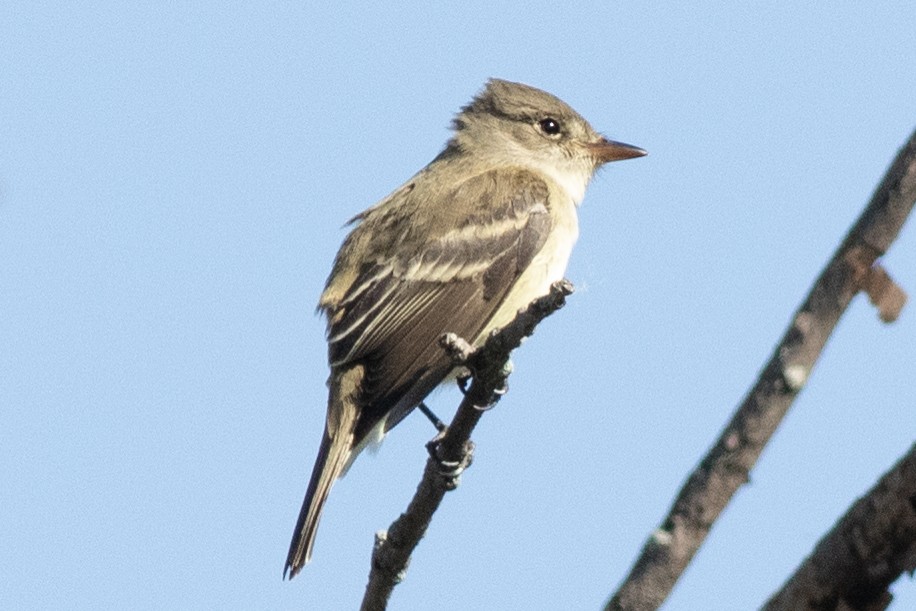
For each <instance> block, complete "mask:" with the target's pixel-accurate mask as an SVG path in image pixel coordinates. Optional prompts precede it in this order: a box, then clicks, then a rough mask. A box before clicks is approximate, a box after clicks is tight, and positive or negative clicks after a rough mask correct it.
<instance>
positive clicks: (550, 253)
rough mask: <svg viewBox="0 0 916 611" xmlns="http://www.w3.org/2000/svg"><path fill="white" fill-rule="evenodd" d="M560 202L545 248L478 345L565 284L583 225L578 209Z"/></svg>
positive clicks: (565, 200) (554, 210)
mask: <svg viewBox="0 0 916 611" xmlns="http://www.w3.org/2000/svg"><path fill="white" fill-rule="evenodd" d="M557 200H559V202H558V203H557V204H556V205H552V206H551V207H550V215H551V221H552V228H551V230H550V233H549V234H548V236H547V240H545V242H544V246H543V247H542V248H541V250H540V251H539V252H538V253H537V254H536V255H535V256H534V258H533V259H532V260H531V263H530V264H529V265H528V267H527V268H526V269H525V270H523V271H522V273H521V275H520V276H519V277H518V280H516V281H515V285H514V286H513V287H512V289H510V291H509V294H508V295H507V296H506V299H505V301H504V302H503V304H502V305H501V306H500V308H499V309H498V310H497V311H496V314H495V315H494V316H493V318H492V319H491V320H490V322H489V324H487V326H486V328H485V329H484V331H483V332H482V333H481V334H480V335H479V336H478V337H477V338H476V341H475V343H476V344H478V345H479V344H481V343H483V341H485V340H486V337H487V335H489V333H490V332H491V331H492V330H493V329H497V328H500V327H503V326H505V325H506V324H508V323H509V322H511V321H512V319H514V318H515V315H516V314H517V313H518V311H519V310H521V309H522V308H525V307H527V306H528V304H530V303H531V302H532V301H534V300H535V299H537V298H538V297H541V296H543V295H546V294H547V293H548V292H550V285H551V284H553V283H554V282H556V281H557V280H561V279H562V278H563V275H564V274H565V273H566V266H567V264H568V263H569V257H570V255H571V254H572V249H573V246H574V245H575V243H576V240H577V239H578V237H579V221H578V217H577V215H576V205H575V203H574V202H573V201H572V200H571V199H570V198H566V197H560V198H555V199H554V201H557Z"/></svg>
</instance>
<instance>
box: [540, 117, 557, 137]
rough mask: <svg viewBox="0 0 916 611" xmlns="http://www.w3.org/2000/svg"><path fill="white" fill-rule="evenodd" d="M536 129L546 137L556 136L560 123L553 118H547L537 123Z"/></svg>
mask: <svg viewBox="0 0 916 611" xmlns="http://www.w3.org/2000/svg"><path fill="white" fill-rule="evenodd" d="M538 127H540V128H541V131H542V132H544V133H545V134H547V135H548V136H556V135H557V134H559V133H560V122H559V121H557V120H556V119H554V118H553V117H547V118H546V119H541V120H540V121H538Z"/></svg>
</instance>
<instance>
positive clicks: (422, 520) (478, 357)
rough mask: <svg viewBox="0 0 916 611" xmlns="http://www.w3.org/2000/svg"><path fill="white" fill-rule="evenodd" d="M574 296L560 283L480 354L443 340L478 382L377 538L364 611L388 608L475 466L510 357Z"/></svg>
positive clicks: (454, 340)
mask: <svg viewBox="0 0 916 611" xmlns="http://www.w3.org/2000/svg"><path fill="white" fill-rule="evenodd" d="M572 292H573V287H572V284H571V283H569V281H567V280H562V281H560V282H557V283H555V284H554V285H553V286H552V287H551V290H550V293H549V294H548V295H546V296H544V297H541V298H540V299H537V300H535V301H534V302H532V303H531V304H530V305H529V306H528V307H527V308H526V309H525V310H523V311H521V312H519V314H518V315H517V316H516V317H515V319H514V320H513V321H512V322H511V323H509V324H508V325H506V326H505V327H503V328H502V329H500V330H498V331H496V332H494V333H493V334H492V335H491V336H490V337H489V338H488V339H487V341H486V342H485V343H484V345H483V346H481V347H480V348H478V349H476V350H475V349H473V348H472V347H471V346H469V345H468V344H467V342H465V341H464V340H462V339H461V338H458V337H455V336H454V335H452V334H446V335H444V336H443V337H442V338H441V343H442V346H443V349H444V350H446V351H447V352H448V353H449V354H450V355H451V356H452V359H453V361H454V362H455V365H456V366H461V367H466V368H467V369H468V370H469V371H470V372H471V374H472V380H473V381H472V382H471V385H470V387H469V388H468V389H467V390H466V392H465V395H464V399H463V400H462V401H461V405H460V406H459V407H458V411H457V412H456V413H455V417H454V419H453V420H452V423H451V424H450V425H449V426H448V428H447V429H446V430H445V431H444V432H443V433H441V434H440V435H438V436H437V437H436V438H435V439H433V440H432V441H431V442H430V443H429V444H428V445H427V448H428V449H429V452H430V458H429V460H427V461H426V467H425V469H424V471H423V478H422V480H421V481H420V484H419V486H418V487H417V491H416V493H415V494H414V497H413V499H412V500H411V501H410V504H409V505H408V507H407V510H406V511H405V512H404V513H402V514H401V516H400V517H399V518H398V519H397V520H395V521H394V522H393V523H392V524H391V526H390V527H389V528H388V531H387V532H380V533H377V534H376V541H375V548H374V549H373V552H372V569H371V570H370V572H369V582H368V583H367V584H366V592H365V594H364V595H363V602H362V606H361V609H362V610H363V611H377V610H382V609H385V608H386V607H387V605H388V599H389V598H390V596H391V592H392V591H393V590H394V586H396V585H397V584H398V583H400V581H401V580H402V579H403V577H404V574H405V573H406V571H407V565H408V563H409V562H410V555H411V554H412V553H413V550H414V549H415V548H416V546H417V544H419V542H420V539H421V538H422V537H423V535H424V534H425V533H426V529H427V528H428V527H429V523H430V521H431V520H432V517H433V513H435V511H436V509H438V507H439V504H440V503H441V502H442V499H443V497H444V496H445V493H446V492H448V491H449V490H453V489H455V487H457V485H458V481H459V478H460V475H461V472H462V471H463V470H464V469H465V468H466V467H467V466H469V465H470V461H471V455H472V452H473V444H472V443H471V441H470V437H471V432H472V431H473V430H474V427H475V426H477V422H478V421H479V420H480V417H481V416H482V415H483V412H484V411H485V410H486V409H488V408H489V407H491V406H492V405H493V404H494V403H495V402H496V401H497V400H498V399H499V397H500V396H501V395H502V394H503V393H504V392H505V389H506V379H507V378H508V376H509V373H510V368H509V366H508V364H509V355H510V354H511V352H512V351H513V350H514V349H515V348H517V347H518V346H519V345H520V344H521V343H522V340H523V339H524V338H526V337H528V336H530V335H531V334H532V333H533V332H534V328H535V327H536V326H537V325H538V323H540V322H541V321H542V320H543V319H544V318H546V317H547V316H549V315H550V314H552V313H553V312H555V311H557V310H558V309H560V308H561V307H563V305H564V304H565V302H566V297H567V296H569V295H570V294H572Z"/></svg>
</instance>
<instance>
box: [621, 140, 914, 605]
mask: <svg viewBox="0 0 916 611" xmlns="http://www.w3.org/2000/svg"><path fill="white" fill-rule="evenodd" d="M914 200H916V132H914V133H913V135H912V136H911V137H910V139H909V141H908V142H907V144H906V145H905V146H904V147H903V149H901V150H900V152H899V153H898V154H897V157H896V159H895V160H894V162H893V163H892V164H891V167H890V168H889V169H888V171H887V174H886V175H885V177H884V179H883V180H882V182H881V184H880V185H879V187H878V189H877V190H876V191H875V194H874V195H873V196H872V199H871V202H870V203H869V205H868V207H867V208H866V209H865V211H864V212H863V213H862V216H861V217H860V218H859V219H858V221H856V223H855V225H854V226H853V227H852V229H851V230H850V231H849V234H848V235H847V236H846V238H845V239H844V240H843V243H842V245H841V246H840V248H839V249H838V250H837V252H836V253H835V254H834V256H833V258H832V259H831V260H830V262H829V263H828V264H827V267H826V268H825V269H824V270H823V271H822V272H821V275H820V277H819V278H818V279H817V281H816V282H815V283H814V286H813V288H812V289H811V292H810V293H809V294H808V297H807V299H805V302H804V303H803V304H802V306H801V308H799V310H798V311H797V312H796V313H795V316H794V317H793V319H792V323H791V324H790V325H789V328H788V329H787V330H786V333H785V335H784V336H783V338H782V340H781V341H780V343H779V345H778V346H777V348H776V351H775V352H774V353H773V355H772V357H771V358H770V360H769V362H768V363H767V364H766V365H765V366H764V368H763V371H762V372H761V373H760V376H759V378H758V379H757V382H756V383H755V384H754V386H753V388H752V389H751V390H750V392H749V393H748V394H747V396H746V397H745V398H744V400H743V401H742V403H741V406H740V407H739V409H738V410H737V411H736V413H735V414H734V416H733V417H732V419H731V421H730V422H729V423H728V425H726V427H725V430H723V431H722V433H721V435H720V436H719V439H718V440H717V441H716V443H715V445H714V446H713V447H712V449H711V450H710V451H709V453H708V454H707V455H706V456H705V457H704V458H703V460H702V462H701V463H700V465H699V466H698V467H697V468H696V470H694V472H693V473H692V474H691V475H690V477H689V478H688V479H687V482H686V483H685V484H684V487H683V488H682V489H681V491H680V492H679V494H678V496H677V498H676V499H675V501H674V504H673V506H672V507H671V510H670V512H669V514H668V516H667V517H666V518H665V520H664V522H663V523H662V525H661V526H660V527H659V528H658V529H657V530H656V531H655V532H654V533H653V534H652V535H651V536H650V537H649V540H648V541H647V542H646V544H645V546H644V547H643V550H642V553H641V555H640V557H639V558H638V559H637V561H636V563H635V564H634V565H633V567H632V569H631V570H630V574H629V575H628V576H627V578H626V580H625V581H624V582H623V584H622V585H621V586H620V589H619V590H618V591H617V593H616V594H614V596H613V597H612V598H611V599H610V600H609V601H608V603H607V605H606V607H605V608H606V609H607V610H614V609H640V610H641V609H656V608H658V607H659V606H660V605H661V604H662V602H664V600H665V598H667V596H668V594H669V593H670V591H671V589H672V588H673V587H674V584H675V583H676V582H677V580H678V578H679V577H680V575H681V573H682V572H683V571H684V569H685V568H686V567H687V565H688V563H689V562H690V560H691V559H692V558H693V556H694V554H695V553H696V551H697V550H698V549H699V547H700V545H701V544H702V543H703V540H704V539H705V538H706V535H707V534H708V533H709V530H710V528H711V527H712V524H713V522H715V520H716V518H717V517H718V516H719V514H720V513H721V512H722V510H723V509H724V508H725V506H726V505H727V504H728V502H729V501H730V500H731V497H732V496H733V495H734V494H735V492H736V491H737V490H738V488H739V487H740V486H741V485H742V484H744V483H745V482H747V481H748V474H749V472H750V470H751V468H752V467H753V466H754V463H755V462H756V461H757V458H758V457H759V456H760V453H761V451H762V450H763V448H764V446H765V445H766V443H767V442H768V441H769V439H770V437H771V436H772V434H773V432H774V431H775V430H776V427H777V426H778V425H779V423H780V422H781V421H782V418H783V417H784V416H785V414H786V412H787V411H788V409H789V407H790V406H791V405H792V402H793V401H794V400H795V397H796V396H797V395H798V393H799V391H800V390H801V389H802V387H803V386H804V384H805V382H806V381H807V379H808V376H809V375H810V373H811V370H812V368H813V367H814V364H815V362H816V361H817V358H818V356H819V355H820V353H821V350H822V349H823V347H824V344H825V343H826V342H827V339H828V338H829V337H830V334H831V333H832V331H833V329H834V327H835V326H836V324H837V322H838V321H839V320H840V316H841V315H842V314H843V312H844V311H845V310H846V308H847V306H848V305H849V303H850V302H851V301H852V298H853V297H854V296H855V295H856V293H858V292H859V291H860V290H863V289H866V288H868V287H871V288H870V290H869V292H870V294H871V295H872V300H873V302H876V303H877V305H878V307H879V309H880V313H881V316H882V318H883V319H885V320H893V319H894V318H896V314H897V313H898V312H899V309H900V308H901V307H902V304H903V300H904V299H905V295H904V294H903V291H902V289H900V288H899V287H897V286H896V285H894V284H893V282H892V281H891V280H890V277H889V276H888V275H887V274H886V272H884V271H883V269H880V268H878V267H876V266H875V263H876V261H877V259H878V257H880V256H881V255H883V254H884V253H885V252H887V249H888V248H889V247H890V245H891V244H892V243H893V241H894V239H895V238H896V237H897V234H898V233H899V232H900V228H901V227H902V226H903V223H904V221H905V220H906V218H907V216H908V215H909V214H910V212H911V210H912V209H913V203H914ZM888 283H889V284H888ZM882 285H883V289H882V288H881V287H882Z"/></svg>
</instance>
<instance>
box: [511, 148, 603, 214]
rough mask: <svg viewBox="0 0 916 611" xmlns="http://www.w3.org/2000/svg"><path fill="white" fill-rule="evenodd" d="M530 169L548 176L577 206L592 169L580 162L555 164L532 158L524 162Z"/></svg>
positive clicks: (582, 196) (592, 172) (583, 193)
mask: <svg viewBox="0 0 916 611" xmlns="http://www.w3.org/2000/svg"><path fill="white" fill-rule="evenodd" d="M526 165H527V166H528V167H530V168H531V169H532V170H534V171H536V172H539V173H541V174H546V175H547V176H549V177H550V178H551V179H552V180H553V181H554V182H555V183H556V184H557V185H559V187H560V188H561V189H562V190H563V191H564V192H565V193H566V194H567V195H568V196H569V198H570V199H571V200H572V202H573V204H575V205H576V206H578V205H579V204H580V203H581V202H582V199H583V198H584V197H585V189H586V187H588V183H589V181H590V180H591V178H592V174H594V170H592V169H591V168H590V167H587V166H585V165H584V164H581V163H575V162H571V163H564V164H556V163H549V162H542V161H541V160H539V159H532V160H528V161H527V162H526Z"/></svg>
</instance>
